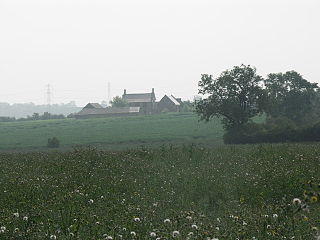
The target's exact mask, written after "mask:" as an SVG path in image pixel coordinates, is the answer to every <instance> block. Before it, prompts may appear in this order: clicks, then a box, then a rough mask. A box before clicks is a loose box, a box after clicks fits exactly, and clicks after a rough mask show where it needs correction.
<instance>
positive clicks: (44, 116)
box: [0, 112, 74, 122]
mask: <svg viewBox="0 0 320 240" xmlns="http://www.w3.org/2000/svg"><path fill="white" fill-rule="evenodd" d="M73 117H74V114H73V113H71V114H68V115H67V116H65V115H63V114H51V113H48V112H44V113H43V114H42V115H41V114H39V113H34V114H32V116H27V117H24V118H15V117H0V122H15V121H35V120H49V119H65V118H73Z"/></svg>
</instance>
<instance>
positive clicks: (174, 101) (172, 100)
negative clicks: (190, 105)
mask: <svg viewBox="0 0 320 240" xmlns="http://www.w3.org/2000/svg"><path fill="white" fill-rule="evenodd" d="M164 98H168V99H169V100H170V101H171V102H172V103H173V104H174V105H176V106H180V105H181V104H180V103H179V101H178V100H177V99H176V98H175V97H174V96H172V95H170V96H168V95H164V97H163V98H162V99H164ZM162 99H161V101H162Z"/></svg>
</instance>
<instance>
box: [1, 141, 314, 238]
mask: <svg viewBox="0 0 320 240" xmlns="http://www.w3.org/2000/svg"><path fill="white" fill-rule="evenodd" d="M319 150H320V145H319V144H278V145H267V144H266V145H250V146H245V145H242V146H241V145H239V146H220V147H218V146H217V147H215V148H211V149H208V148H202V147H199V146H193V145H188V146H179V147H176V146H163V147H161V148H159V149H148V148H139V149H135V150H126V151H118V152H114V151H100V150H97V149H95V148H93V147H89V148H78V149H74V150H72V151H69V152H31V153H0V181H1V184H0V239H17V240H18V239H21V240H22V239H23V240H25V239H158V240H160V239H190V240H191V239H203V240H217V239H219V240H221V239H234V240H236V239H238V240H245V239H246V240H249V239H250V240H254V239H256V240H257V239H296V240H297V239H301V240H305V239H320V206H319V197H320V196H319V194H320V185H319V184H320V182H319V180H320V166H319V160H320V155H319Z"/></svg>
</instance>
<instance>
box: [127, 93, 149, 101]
mask: <svg viewBox="0 0 320 240" xmlns="http://www.w3.org/2000/svg"><path fill="white" fill-rule="evenodd" d="M123 97H124V99H125V100H126V101H127V102H128V103H137V102H151V101H152V98H153V97H154V94H153V93H134V94H125V95H123Z"/></svg>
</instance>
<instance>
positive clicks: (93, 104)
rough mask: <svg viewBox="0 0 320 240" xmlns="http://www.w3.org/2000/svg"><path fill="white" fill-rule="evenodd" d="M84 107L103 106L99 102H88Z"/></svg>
mask: <svg viewBox="0 0 320 240" xmlns="http://www.w3.org/2000/svg"><path fill="white" fill-rule="evenodd" d="M84 108H103V107H102V106H101V105H100V104H99V103H88V104H87V105H86V106H85V107H84Z"/></svg>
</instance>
